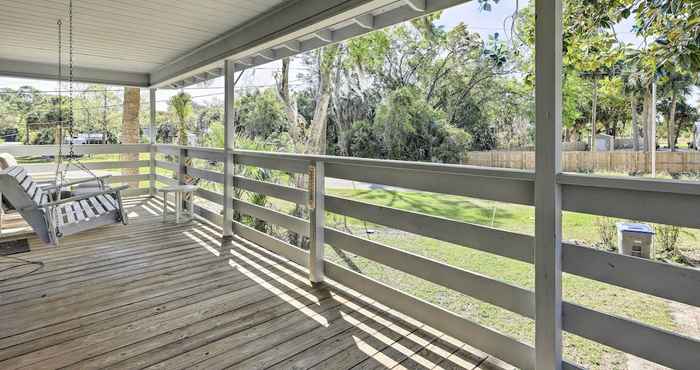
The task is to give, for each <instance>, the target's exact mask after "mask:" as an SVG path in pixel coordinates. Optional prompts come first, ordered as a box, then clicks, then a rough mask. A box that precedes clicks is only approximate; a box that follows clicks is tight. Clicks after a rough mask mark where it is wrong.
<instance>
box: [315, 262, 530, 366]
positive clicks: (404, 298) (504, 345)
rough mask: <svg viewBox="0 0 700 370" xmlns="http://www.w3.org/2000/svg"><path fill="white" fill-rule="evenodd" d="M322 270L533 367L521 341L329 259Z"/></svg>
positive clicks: (479, 345)
mask: <svg viewBox="0 0 700 370" xmlns="http://www.w3.org/2000/svg"><path fill="white" fill-rule="evenodd" d="M325 271H326V275H327V276H328V277H329V278H330V279H333V280H335V281H337V282H338V283H340V284H343V285H345V286H347V287H349V288H351V289H354V290H357V291H358V292H360V293H362V294H364V295H366V296H368V297H370V298H372V299H376V300H377V301H379V302H381V303H382V304H384V305H386V306H389V307H391V308H393V309H395V310H397V311H399V312H402V313H404V314H406V315H408V316H411V317H413V318H414V319H416V320H419V321H422V322H425V323H429V324H430V326H431V327H433V328H435V329H437V330H440V331H443V332H445V333H446V334H448V335H451V336H453V337H455V338H457V339H459V340H462V341H464V342H465V343H469V345H471V346H474V347H476V348H479V349H480V350H482V351H484V352H486V353H489V354H490V355H493V356H495V357H497V358H499V359H502V360H503V361H506V362H508V363H510V364H512V365H515V366H517V367H518V368H521V369H534V367H535V362H534V357H535V354H534V350H533V348H532V347H530V346H528V345H526V344H524V343H521V342H518V341H517V340H515V339H513V338H510V337H508V336H506V335H503V334H501V333H498V332H496V331H494V330H492V329H489V328H486V327H484V326H481V325H479V324H476V323H474V322H472V321H469V320H467V319H465V318H463V317H461V316H458V315H455V314H454V313H452V312H449V311H447V310H445V309H443V308H440V307H438V306H436V305H433V304H431V303H428V302H426V301H423V300H420V299H418V298H415V297H413V296H410V295H408V294H405V293H403V292H401V291H399V290H396V289H394V288H391V287H389V286H387V285H385V284H383V283H380V282H378V281H376V280H373V279H371V278H368V277H366V276H363V275H361V274H358V273H356V272H353V271H350V270H348V269H346V268H344V267H341V266H339V265H336V264H334V263H332V262H328V261H326V263H325Z"/></svg>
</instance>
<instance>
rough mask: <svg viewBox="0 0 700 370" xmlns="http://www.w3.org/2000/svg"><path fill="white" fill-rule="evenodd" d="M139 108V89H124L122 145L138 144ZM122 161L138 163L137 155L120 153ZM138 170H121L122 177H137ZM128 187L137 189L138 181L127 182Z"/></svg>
mask: <svg viewBox="0 0 700 370" xmlns="http://www.w3.org/2000/svg"><path fill="white" fill-rule="evenodd" d="M140 108H141V89H139V88H135V87H125V88H124V106H123V111H122V134H121V142H122V144H138V143H139V136H140V135H139V128H140V125H139V111H140ZM121 160H122V161H138V160H139V154H138V153H122V154H121ZM138 174H139V169H138V168H122V175H126V176H128V175H138ZM129 186H131V187H133V188H138V187H139V183H138V181H135V182H129Z"/></svg>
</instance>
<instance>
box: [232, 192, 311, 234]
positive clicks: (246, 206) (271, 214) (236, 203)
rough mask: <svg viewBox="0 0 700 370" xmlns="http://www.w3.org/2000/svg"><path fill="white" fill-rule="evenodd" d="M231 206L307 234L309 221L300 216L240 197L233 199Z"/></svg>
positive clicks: (244, 212)
mask: <svg viewBox="0 0 700 370" xmlns="http://www.w3.org/2000/svg"><path fill="white" fill-rule="evenodd" d="M233 208H234V209H236V210H238V211H239V212H241V213H243V214H245V215H248V216H252V217H255V218H259V219H261V220H263V221H265V222H269V223H271V224H275V225H278V226H281V227H283V228H285V229H287V230H290V231H293V232H295V233H297V234H299V235H302V236H309V222H308V221H306V220H303V219H301V218H298V217H294V216H290V215H286V214H284V213H281V212H277V211H273V210H271V209H269V208H266V207H261V206H259V205H256V204H253V203H249V202H246V201H244V200H240V199H234V200H233Z"/></svg>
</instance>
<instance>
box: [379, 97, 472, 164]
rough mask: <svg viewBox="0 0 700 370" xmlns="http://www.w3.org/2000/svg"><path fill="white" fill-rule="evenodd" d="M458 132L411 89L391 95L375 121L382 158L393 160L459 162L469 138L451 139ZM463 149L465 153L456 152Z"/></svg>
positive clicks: (383, 103)
mask: <svg viewBox="0 0 700 370" xmlns="http://www.w3.org/2000/svg"><path fill="white" fill-rule="evenodd" d="M455 130H456V129H454V128H450V126H449V125H447V124H446V123H445V121H444V118H443V117H442V114H441V113H440V112H439V111H436V110H435V109H433V108H432V107H431V106H430V105H428V104H427V103H426V102H425V101H424V100H423V99H422V98H421V97H420V96H419V95H418V91H417V90H416V89H415V88H410V87H404V88H401V89H399V90H396V91H393V92H391V93H390V94H389V95H388V96H387V98H386V99H385V101H383V102H382V103H381V104H380V105H379V107H378V108H377V113H376V117H375V120H374V132H375V136H376V139H378V141H379V142H380V143H381V145H382V148H381V150H382V154H383V155H384V156H385V157H386V158H390V159H405V160H413V161H447V162H459V161H460V160H461V153H462V152H463V151H464V149H466V145H467V142H468V140H469V135H468V134H466V133H463V134H460V135H453V136H452V137H450V134H455V133H456V131H455ZM459 148H462V150H460V151H458V152H455V151H454V150H456V149H459ZM450 151H452V152H451V153H450Z"/></svg>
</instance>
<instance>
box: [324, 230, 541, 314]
mask: <svg viewBox="0 0 700 370" xmlns="http://www.w3.org/2000/svg"><path fill="white" fill-rule="evenodd" d="M325 237H326V243H328V244H330V245H332V246H334V247H336V248H339V249H342V250H344V251H346V252H350V253H353V254H356V255H358V256H362V257H365V258H368V259H370V260H372V261H375V262H379V263H381V264H383V265H385V266H389V267H392V268H395V269H397V270H400V271H403V272H405V273H408V274H411V275H413V276H416V277H419V278H421V279H424V280H428V281H430V282H433V283H435V284H438V285H441V286H443V287H446V288H449V289H452V290H454V291H457V292H460V293H463V294H466V295H468V296H470V297H473V298H476V299H479V300H481V301H484V302H487V303H491V304H493V305H496V306H499V307H502V308H505V309H507V310H509V311H511V312H515V313H517V314H520V315H522V316H525V317H528V318H534V317H535V296H534V294H533V292H532V291H529V290H527V289H523V288H519V287H516V286H512V285H509V284H506V283H503V282H500V281H498V280H495V279H491V278H489V277H486V276H483V275H479V274H475V273H473V272H469V271H466V270H462V269H459V268H456V267H453V266H450V265H446V264H444V263H441V262H438V261H435V260H432V259H429V258H426V257H422V256H419V255H416V254H412V253H409V252H406V251H402V250H400V249H396V248H392V247H390V246H387V245H384V244H380V243H377V242H374V241H371V240H367V239H364V238H360V237H357V236H354V235H350V234H348V233H344V232H342V231H338V230H334V229H329V228H326V229H325Z"/></svg>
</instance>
